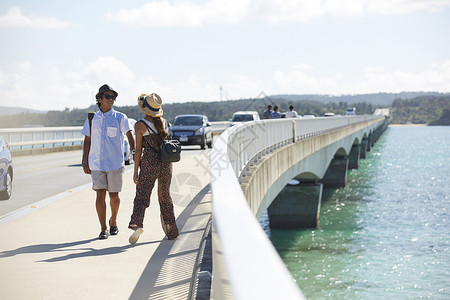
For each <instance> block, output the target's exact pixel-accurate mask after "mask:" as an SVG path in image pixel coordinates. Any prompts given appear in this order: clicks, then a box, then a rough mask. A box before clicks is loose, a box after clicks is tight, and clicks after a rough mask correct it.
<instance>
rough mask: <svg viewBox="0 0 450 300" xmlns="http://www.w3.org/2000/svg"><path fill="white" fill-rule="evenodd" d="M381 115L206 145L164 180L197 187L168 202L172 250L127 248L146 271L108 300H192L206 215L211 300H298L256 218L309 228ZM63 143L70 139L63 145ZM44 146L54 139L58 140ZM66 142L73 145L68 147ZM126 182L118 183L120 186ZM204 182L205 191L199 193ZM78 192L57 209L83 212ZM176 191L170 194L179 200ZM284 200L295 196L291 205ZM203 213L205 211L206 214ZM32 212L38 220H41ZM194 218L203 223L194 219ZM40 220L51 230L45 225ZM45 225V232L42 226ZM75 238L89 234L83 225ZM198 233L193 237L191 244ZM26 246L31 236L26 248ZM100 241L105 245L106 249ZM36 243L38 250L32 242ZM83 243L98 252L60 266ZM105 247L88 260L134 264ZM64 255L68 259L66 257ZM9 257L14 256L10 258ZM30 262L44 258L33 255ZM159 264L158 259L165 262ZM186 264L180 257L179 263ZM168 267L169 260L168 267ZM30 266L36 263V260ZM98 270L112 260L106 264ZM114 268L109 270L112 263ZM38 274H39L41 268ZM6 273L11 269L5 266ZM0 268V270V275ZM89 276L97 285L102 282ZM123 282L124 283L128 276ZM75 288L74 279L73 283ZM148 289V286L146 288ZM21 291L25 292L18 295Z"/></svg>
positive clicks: (302, 124)
mask: <svg viewBox="0 0 450 300" xmlns="http://www.w3.org/2000/svg"><path fill="white" fill-rule="evenodd" d="M387 114H388V112H387V111H377V112H376V113H375V114H374V115H370V116H351V117H326V118H325V117H324V118H314V119H280V120H262V121H257V122H251V123H245V124H242V125H240V126H235V127H232V128H230V129H228V130H226V131H225V132H224V133H223V134H221V135H220V136H219V137H218V138H216V140H215V144H214V147H213V149H212V150H211V152H210V155H209V159H206V160H205V159H204V158H205V157H204V154H200V155H197V156H194V155H192V156H189V157H187V158H186V159H182V161H181V162H180V163H177V164H178V165H177V167H175V168H174V170H177V168H180V169H182V170H181V171H178V172H179V173H178V174H174V176H181V175H182V174H188V173H195V175H196V176H197V177H198V178H199V179H200V180H199V181H200V183H199V191H198V193H197V194H196V195H193V196H192V197H186V199H184V198H183V199H179V201H178V203H175V206H176V210H178V213H177V224H179V225H181V227H182V230H181V236H180V238H179V239H178V240H177V241H176V242H175V244H173V245H172V246H170V247H172V248H170V247H169V246H168V244H166V243H165V242H164V240H162V237H163V236H164V235H163V234H162V235H161V233H159V235H157V236H156V238H155V239H154V240H152V242H151V243H155V246H151V247H150V245H147V244H146V243H144V244H143V245H142V249H146V251H148V252H143V251H142V250H141V251H139V250H134V249H133V251H139V253H140V254H139V255H144V256H145V255H147V256H149V255H150V256H151V257H150V259H149V258H148V257H146V258H145V259H144V260H143V261H144V262H145V261H147V260H148V264H147V266H146V267H145V269H144V270H143V273H142V274H140V277H139V276H138V277H137V278H138V281H137V283H132V281H130V280H128V281H126V282H125V283H123V284H131V285H132V286H131V290H130V289H129V288H128V287H124V286H123V284H122V285H120V284H118V283H117V284H118V287H119V286H122V289H121V292H118V294H117V296H118V297H119V298H121V297H120V295H124V294H125V295H128V296H125V298H131V299H140V297H144V296H145V297H148V296H149V295H153V296H155V295H156V296H159V297H162V298H164V296H167V297H168V295H170V297H172V298H173V299H175V298H178V299H187V298H189V299H191V298H193V297H195V293H196V292H199V286H198V284H199V283H200V281H201V277H205V276H206V277H208V272H199V271H201V268H200V264H201V263H200V261H201V257H202V255H203V249H204V248H205V245H204V244H205V240H206V235H207V234H208V232H209V228H210V227H209V225H208V224H209V222H208V216H209V215H211V213H212V230H211V233H212V234H211V236H212V256H213V268H212V270H213V276H212V287H211V297H212V298H214V299H255V298H256V299H278V298H283V299H303V296H302V294H301V291H300V290H299V289H298V287H297V285H296V284H295V283H294V282H293V280H292V278H291V276H290V274H289V273H288V271H287V270H286V268H285V267H284V264H283V262H282V261H281V259H280V258H279V256H278V254H277V253H276V251H275V249H274V248H273V246H272V244H271V243H270V241H269V239H268V238H267V237H266V235H265V233H264V231H263V230H262V228H261V226H260V225H259V223H258V218H259V217H260V216H261V214H262V213H263V212H264V211H266V210H268V211H269V220H270V223H271V226H273V227H286V226H288V227H310V226H316V224H317V220H318V217H319V212H320V201H321V192H322V189H323V187H327V186H336V187H337V186H344V185H345V178H346V175H345V174H346V171H347V169H349V168H357V166H358V161H359V159H361V158H364V157H365V153H366V151H370V148H371V147H372V145H373V144H374V143H375V142H376V140H377V138H378V137H379V136H380V135H381V134H382V132H383V130H384V129H385V128H386V127H387V123H388V119H387ZM73 138H74V137H72V136H71V137H70V139H73ZM36 140H38V139H36ZM54 140H59V138H55V139H54ZM59 142H60V141H59ZM72 142H74V141H70V142H69V143H72ZM203 153H207V152H203ZM198 166H202V167H208V168H209V170H210V171H209V173H208V172H205V171H204V169H201V170H198ZM129 174H130V173H128V175H127V176H128V177H130V175H129ZM129 179H130V178H128V179H127V177H126V178H125V179H124V180H125V181H127V180H128V181H130V182H131V180H129ZM293 179H295V180H296V183H297V184H294V185H290V184H289V183H290V182H291V183H292V180H293ZM208 182H210V183H209V184H208ZM125 185H126V186H125V188H124V190H125V194H126V193H128V194H130V195H132V194H133V190H132V188H133V185H131V184H130V185H129V186H128V184H125ZM209 187H211V191H212V194H211V195H209ZM84 189H85V190H86V191H85V190H80V191H77V193H74V194H69V195H68V196H67V197H68V198H69V200H64V201H67V202H66V203H68V204H69V205H70V207H71V208H73V207H78V206H79V204H78V203H79V202H80V200H81V199H83V200H82V201H83V203H86V201H87V200H86V199H85V198H89V197H93V195H91V194H89V188H88V187H87V186H86V187H84ZM177 192H178V193H180V191H177ZM91 193H92V192H91ZM183 193H184V194H189V193H190V192H189V191H188V190H182V191H181V194H183ZM280 193H281V196H280ZM292 194H296V195H300V196H299V197H296V199H297V200H296V201H293V200H292V198H293V197H292ZM80 197H81V198H80ZM211 199H212V200H211ZM209 201H210V202H209ZM155 202H156V203H157V201H154V200H152V203H155ZM88 203H89V202H88ZM211 203H212V204H211ZM57 204H58V203H54V204H51V205H53V207H59V208H58V209H63V208H62V207H61V206H62V205H59V206H58V205H57ZM51 205H49V207H50V206H51ZM209 205H211V206H209ZM291 205H294V207H295V209H286V207H292V206H291ZM208 207H210V208H209V211H208ZM51 209H52V210H53V209H54V208H51ZM90 209H92V207H90ZM128 209H129V208H128ZM121 210H127V207H126V206H125V207H122V208H121ZM155 210H156V211H157V209H155V208H152V211H155ZM48 211H49V210H47V212H46V214H48ZM40 213H41V214H44V212H40ZM84 213H87V212H84ZM91 213H92V211H91ZM68 214H69V212H68V211H65V212H64V214H63V215H66V216H67V215H68ZM119 215H120V214H119ZM32 216H33V217H34V218H37V220H38V221H39V222H40V223H38V224H41V223H43V222H44V221H43V216H39V214H38V212H33V214H32ZM44 216H45V214H44ZM199 216H203V217H202V218H200V219H199ZM10 217H11V215H9V216H8V218H10ZM127 217H128V216H124V220H119V222H121V223H125V222H127V220H126V218H127ZM0 219H2V217H0ZM3 219H5V218H3ZM25 219H26V218H24V217H18V218H17V219H16V220H15V221H7V220H6V221H5V222H3V223H6V224H4V225H1V222H0V225H1V226H0V235H3V234H7V233H6V232H10V231H11V230H17V228H19V227H20V226H19V224H20V222H19V221H20V220H25ZM81 219H82V220H83V221H85V222H86V223H89V224H90V225H92V226H95V225H93V222H92V221H95V219H94V217H93V216H92V215H91V216H89V218H86V217H84V218H83V217H81ZM91 219H92V220H91ZM151 219H152V220H158V218H157V216H153V217H151ZM200 220H201V221H200ZM0 221H1V220H0ZM30 221H31V217H27V220H26V224H30ZM50 221H53V222H54V221H55V220H50ZM78 221H79V220H78ZM148 222H149V223H150V224H149V225H147V226H148V228H152V230H153V229H154V228H158V229H159V227H160V226H159V224H157V222H153V221H148ZM49 223H50V222H49ZM75 224H77V223H75ZM24 226H28V225H24ZM43 226H44V225H43ZM45 226H51V224H48V225H45ZM14 228H15V229H14ZM50 228H51V227H50ZM124 229H125V228H124ZM24 230H25V229H24ZM50 230H51V229H50ZM82 230H83V231H87V230H89V229H88V228H87V226H86V225H83V226H82ZM198 232H201V233H202V234H200V237H199V234H198ZM78 235H79V234H78ZM49 238H50V237H49ZM55 239H56V237H55ZM125 239H126V238H125ZM35 240H36V238H35V237H34V240H33V241H35ZM109 240H113V239H112V238H111V239H109ZM109 240H108V242H110V241H109ZM122 242H124V243H126V241H125V240H124V241H122ZM36 243H37V242H36ZM40 243H43V242H42V241H40ZM47 243H48V242H47ZM85 243H91V244H90V245H91V246H90V247H93V248H95V247H99V246H98V244H93V245H92V243H97V241H80V245H78V244H77V243H66V244H64V245H67V246H68V247H71V248H77V247H78V248H80V247H81V249H75V250H73V249H69V250H67V251H69V254H68V255H67V257H69V258H78V257H83V254H81V253H80V252H79V251H81V250H85V248H84V247H83V245H84V244H85ZM19 245H20V243H18V244H17V246H16V247H18V248H17V249H28V250H25V251H29V250H30V248H29V246H26V245H22V246H21V247H19ZM49 245H50V246H48V247H50V248H49V249H50V251H49V252H50V254H49V255H50V256H51V254H52V252H53V253H57V252H55V251H54V250H55V249H59V251H63V248H64V247H62V246H57V244H49ZM52 245H53V246H52ZM158 245H159V246H158ZM110 246H111V247H113V246H112V245H110ZM41 247H44V248H45V247H46V246H44V245H34V248H33V249H35V248H39V249H40V248H41ZM111 247H110V248H107V251H106V250H104V249H103V250H102V249H96V250H95V252H94V253H96V254H92V255H97V259H98V260H101V259H103V256H99V255H100V254H99V253H102V251H106V252H107V253H106V254H108V255H110V254H111V253H110V252H111V251H113V250H114V251H115V250H117V249H118V250H119V251H118V253H119V254H118V255H121V258H120V261H121V262H122V263H124V264H129V263H130V261H132V263H133V264H136V260H131V258H130V257H129V255H128V256H127V255H126V253H127V252H131V249H129V247H128V246H126V247H120V248H119V247H117V246H115V247H113V248H111ZM167 247H169V248H167ZM136 248H137V247H136ZM149 248H151V249H153V250H150V249H149ZM154 248H156V251H155V249H154ZM5 249H8V248H5V245H3V246H2V247H1V248H0V251H2V252H0V253H1V254H3V257H4V256H5V255H6V256H7V255H10V254H11V253H12V252H14V251H5ZM161 249H164V250H161ZM193 249H196V250H194V252H196V255H194V256H192V255H191V253H192V251H193ZM70 251H74V252H73V253H72V254H70ZM16 252H17V253H19V252H20V251H19V250H16ZM91 252H92V250H91ZM122 252H125V253H122ZM63 253H64V252H63ZM177 253H178V254H177ZM187 255H189V256H187ZM40 256H44V255H43V254H40ZM86 256H89V255H86ZM163 257H166V258H165V260H164V259H163ZM188 257H190V258H189V259H188ZM69 258H65V260H69ZM177 258H178V259H179V261H178V263H179V264H178V265H177ZM2 259H4V258H2V255H0V265H1V264H2V261H1V260H2ZM158 259H163V260H164V262H158ZM60 260H64V259H60ZM36 261H38V260H37V259H36ZM39 261H58V259H57V258H55V257H53V258H52V257H50V258H47V259H46V260H45V259H43V257H41V258H40V260H39ZM13 262H14V265H15V261H14V260H11V261H10V262H9V263H11V264H13ZM108 262H110V263H111V262H113V261H111V260H109V261H108ZM166 262H169V263H166ZM115 263H116V264H118V263H117V261H115ZM60 264H61V262H60ZM62 265H64V268H65V270H67V269H68V270H72V271H73V270H74V268H75V270H76V267H75V264H73V263H72V264H67V263H66V264H62ZM5 266H6V267H8V264H4V267H5ZM39 266H42V263H41V264H40V265H39ZM83 266H84V267H86V268H87V269H88V270H91V269H92V267H93V266H90V265H89V264H86V263H83ZM144 266H145V263H144ZM180 266H182V267H183V268H187V269H186V270H183V272H182V273H183V274H179V275H174V274H172V273H171V272H169V273H170V274H171V275H170V274H169V273H168V271H170V270H172V272H174V271H175V269H173V268H174V267H177V268H179V267H180ZM9 267H11V268H12V265H11V266H9ZM54 268H55V267H54ZM158 268H159V269H158ZM6 269H7V268H4V270H6ZM34 269H36V270H41V269H39V267H34ZM55 269H56V268H55ZM189 270H190V271H189ZM164 271H165V272H164ZM178 271H179V269H178ZM66 272H67V271H66ZM93 272H97V271H95V270H94V271H93ZM153 273H155V274H153ZM200 273H201V274H200ZM95 274H97V273H95ZM186 274H187V275H186ZM6 275H7V274H5V276H6ZM97 275H99V276H103V277H104V276H105V275H104V274H97ZM5 276H2V278H3V277H5ZM128 276H130V278H131V277H132V276H131V274H128ZM85 277H86V280H87V279H88V278H91V277H89V275H87V274H86V275H85ZM185 277H186V278H185ZM62 278H64V276H62ZM108 278H109V277H108ZM149 278H150V279H152V280H153V281H151V280H149ZM24 279H26V278H24ZM207 279H208V278H207ZM209 279H210V278H209ZM52 280H55V279H54V278H53V279H52ZM78 280H80V279H79V278H78ZM206 281H207V280H206ZM6 282H8V281H5V283H4V284H6ZM69 282H70V281H69ZM149 282H150V283H151V282H153V285H151V284H149ZM22 283H23V282H22ZM91 285H92V284H91ZM66 286H67V287H70V284H66ZM67 287H66V289H67ZM91 287H92V289H96V288H95V287H93V286H91ZM61 288H63V287H61ZM97 289H98V290H101V291H104V288H99V287H97ZM128 291H129V292H128ZM22 292H23V293H25V291H22ZM73 292H74V294H73V298H77V297H78V298H79V297H80V296H81V295H83V294H82V293H80V291H75V290H74V291H73ZM43 293H44V291H43ZM127 293H128V294H127ZM0 294H1V292H0ZM35 295H36V294H35ZM65 296H67V295H65ZM66 298H67V297H66ZM68 298H71V297H68Z"/></svg>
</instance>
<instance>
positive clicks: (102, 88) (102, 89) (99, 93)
mask: <svg viewBox="0 0 450 300" xmlns="http://www.w3.org/2000/svg"><path fill="white" fill-rule="evenodd" d="M107 91H111V92H113V93H114V94H115V95H116V97H117V96H118V95H119V94H118V93H117V92H116V91H115V90H114V89H113V88H112V87H111V86H109V85H107V84H104V85H102V86H101V87H100V88H99V89H98V93H97V95H95V99H98V98H100V96H101V95H102V94H103V93H104V92H107Z"/></svg>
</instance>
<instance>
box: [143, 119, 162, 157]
mask: <svg viewBox="0 0 450 300" xmlns="http://www.w3.org/2000/svg"><path fill="white" fill-rule="evenodd" d="M138 122H142V123H144V125H145V126H146V127H147V128H148V129H150V130H151V131H153V133H154V134H156V135H157V136H158V137H159V139H160V140H161V141H164V140H163V139H162V138H161V137H160V136H159V135H158V134H157V133H156V132H155V131H154V130H153V129H152V128H151V127H150V126H148V124H147V122H145V121H142V120H140V121H138ZM150 148H151V149H152V150H153V151H155V152H156V154H158V153H159V151H158V150H156V149H155V148H153V147H152V146H150Z"/></svg>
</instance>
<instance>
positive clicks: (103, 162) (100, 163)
mask: <svg viewBox="0 0 450 300" xmlns="http://www.w3.org/2000/svg"><path fill="white" fill-rule="evenodd" d="M117 96H118V93H117V92H116V91H115V90H114V89H113V88H112V87H110V86H109V85H107V84H104V85H102V86H101V87H100V88H99V90H98V93H97V95H96V96H95V98H96V99H97V106H98V107H99V111H97V112H96V113H95V114H94V116H93V118H92V119H90V118H89V117H88V118H87V119H86V121H85V123H84V127H83V130H82V131H81V133H82V134H83V135H84V136H85V138H84V144H83V160H82V164H83V171H84V173H86V174H91V177H92V189H93V190H95V191H96V193H97V197H96V201H95V206H96V209H97V216H98V220H99V221H100V227H101V232H100V235H99V237H98V238H99V239H107V238H108V227H107V225H106V192H108V193H109V200H110V206H111V218H110V219H109V222H108V224H109V227H110V229H109V234H111V235H116V234H117V233H118V232H119V229H118V227H117V223H116V219H117V213H118V211H119V205H120V198H119V192H120V191H122V178H123V172H124V158H123V156H124V155H123V153H124V149H123V138H124V134H126V136H127V138H128V142H129V144H130V147H131V149H132V150H131V153H132V154H134V151H135V150H134V138H133V135H132V133H131V128H130V124H129V122H128V118H127V116H126V115H125V114H123V113H121V112H118V111H115V110H114V109H113V105H114V101H115V100H116V98H117Z"/></svg>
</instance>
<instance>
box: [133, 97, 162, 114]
mask: <svg viewBox="0 0 450 300" xmlns="http://www.w3.org/2000/svg"><path fill="white" fill-rule="evenodd" d="M138 105H139V108H140V109H141V110H142V111H143V112H144V114H146V115H149V116H152V117H162V115H163V110H162V108H161V105H162V99H161V97H160V96H159V95H158V94H155V93H152V94H150V95H147V94H142V95H140V96H139V97H138Z"/></svg>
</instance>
